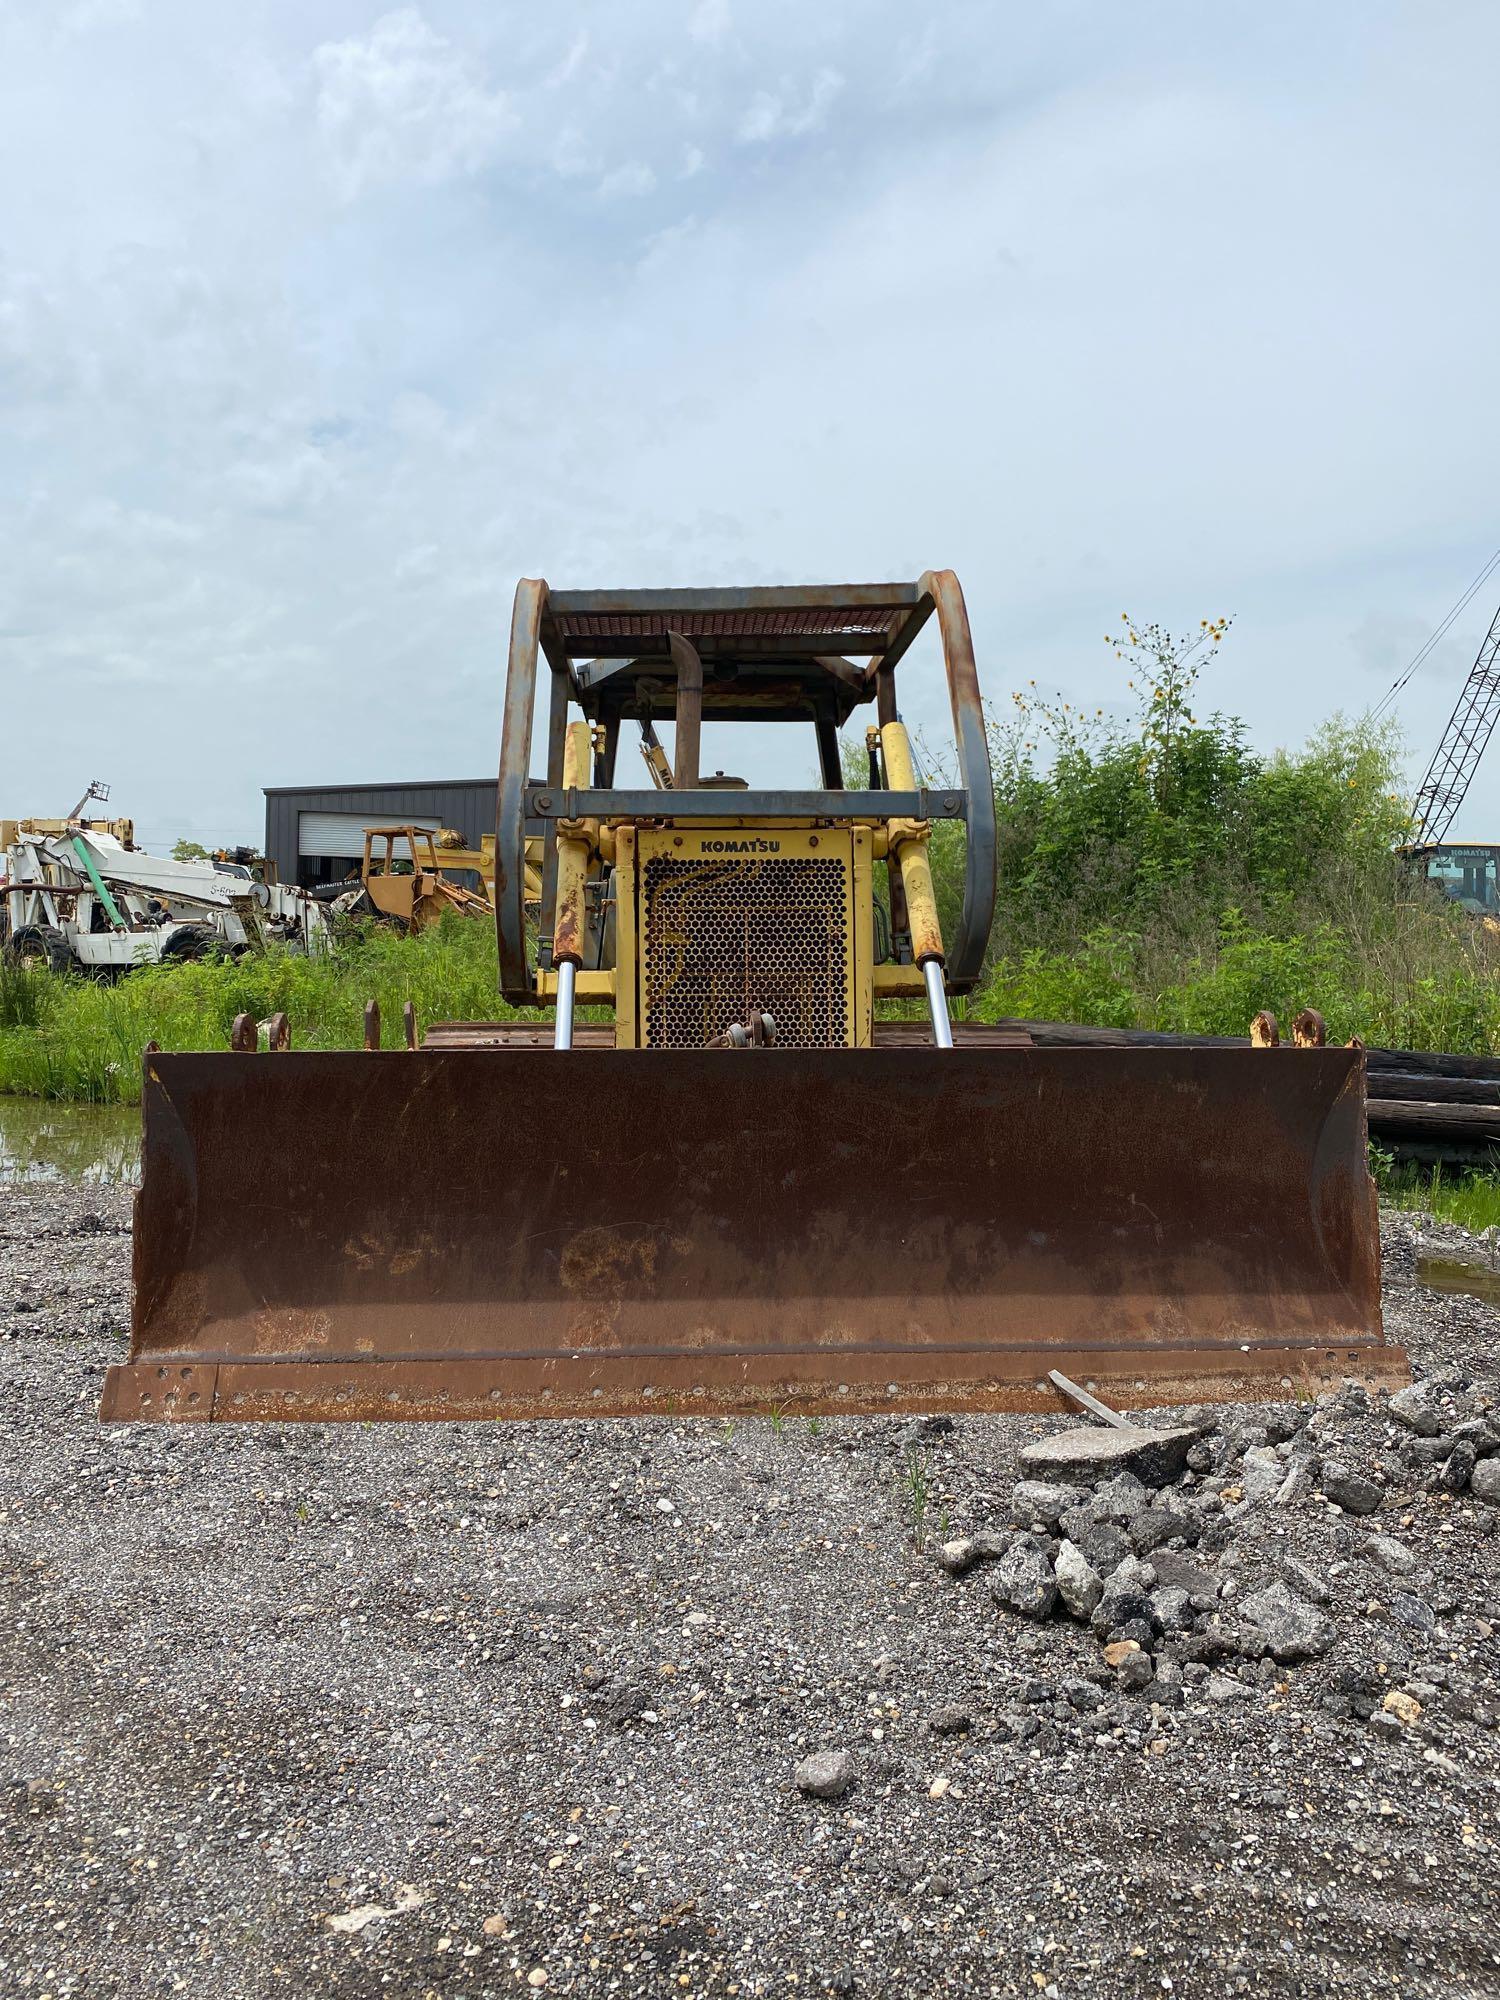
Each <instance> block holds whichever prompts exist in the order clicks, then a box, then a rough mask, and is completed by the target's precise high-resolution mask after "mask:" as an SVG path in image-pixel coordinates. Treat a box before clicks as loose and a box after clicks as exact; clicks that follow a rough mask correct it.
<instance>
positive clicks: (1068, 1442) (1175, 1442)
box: [1021, 1424, 1198, 1486]
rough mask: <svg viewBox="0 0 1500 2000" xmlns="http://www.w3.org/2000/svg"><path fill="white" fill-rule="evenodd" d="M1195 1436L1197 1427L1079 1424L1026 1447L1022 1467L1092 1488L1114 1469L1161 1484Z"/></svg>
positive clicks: (1179, 1465)
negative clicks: (1153, 1427)
mask: <svg viewBox="0 0 1500 2000" xmlns="http://www.w3.org/2000/svg"><path fill="white" fill-rule="evenodd" d="M1197 1437H1198V1431H1197V1429H1196V1427H1195V1428H1192V1429H1189V1428H1186V1427H1184V1428H1179V1429H1175V1430H1162V1431H1158V1430H1148V1429H1147V1428H1146V1426H1145V1425H1143V1424H1131V1425H1130V1426H1129V1427H1128V1428H1126V1429H1120V1430H1116V1429H1113V1428H1111V1429H1106V1428H1105V1427H1104V1426H1103V1425H1102V1424H1099V1425H1096V1424H1081V1425H1080V1426H1079V1427H1078V1428H1077V1429H1076V1430H1071V1431H1058V1432H1057V1433H1056V1434H1055V1435H1054V1436H1052V1437H1045V1438H1038V1439H1037V1441H1036V1442H1035V1444H1029V1445H1027V1446H1026V1448H1025V1450H1024V1451H1023V1452H1022V1453H1021V1466H1022V1469H1023V1470H1024V1471H1025V1473H1026V1474H1027V1476H1028V1477H1029V1478H1032V1479H1039V1480H1064V1481H1066V1482H1068V1483H1069V1484H1071V1485H1074V1486H1091V1485H1092V1484H1093V1483H1094V1481H1095V1480H1098V1479H1111V1478H1113V1477H1114V1475H1115V1474H1116V1473H1119V1472H1133V1473H1134V1474H1135V1476H1136V1478H1137V1479H1139V1480H1141V1481H1142V1482H1143V1483H1144V1484H1145V1485H1147V1486H1166V1485H1167V1484H1169V1482H1170V1481H1172V1480H1174V1479H1176V1478H1177V1477H1178V1476H1179V1474H1180V1473H1181V1472H1182V1469H1183V1466H1184V1464H1185V1463H1186V1460H1187V1455H1188V1451H1189V1449H1190V1448H1191V1447H1192V1445H1193V1444H1194V1442H1195V1441H1196V1439H1197Z"/></svg>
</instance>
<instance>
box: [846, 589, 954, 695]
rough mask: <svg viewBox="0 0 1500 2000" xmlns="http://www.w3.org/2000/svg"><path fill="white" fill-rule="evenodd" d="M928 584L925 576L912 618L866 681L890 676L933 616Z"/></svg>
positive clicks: (868, 669)
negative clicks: (926, 586)
mask: <svg viewBox="0 0 1500 2000" xmlns="http://www.w3.org/2000/svg"><path fill="white" fill-rule="evenodd" d="M930 574H931V572H930V571H929V572H928V575H930ZM945 574H947V575H950V576H951V575H952V571H951V570H950V571H947V572H945ZM926 582H927V577H926V576H924V577H923V579H922V582H921V583H919V584H918V585H917V590H918V592H919V595H918V597H917V601H916V604H915V605H914V607H913V609H912V614H911V616H910V617H909V618H908V619H906V620H905V622H904V623H903V624H902V625H901V627H900V628H899V630H898V631H897V632H896V634H895V635H894V637H893V638H892V640H891V643H890V644H889V645H888V646H887V647H886V648H885V650H884V651H883V652H882V653H881V654H880V656H879V658H878V659H874V660H872V661H871V662H870V664H869V666H868V667H866V668H865V679H866V680H873V681H877V682H878V680H879V676H880V675H881V673H885V674H886V675H889V674H890V672H891V670H892V669H893V668H894V667H895V665H896V662H897V661H898V660H899V659H900V658H901V656H902V654H903V653H905V652H906V650H907V648H908V647H909V646H910V645H911V643H912V641H913V640H914V639H915V638H916V637H917V634H918V633H919V632H920V631H921V630H922V627H923V626H924V625H925V624H926V623H927V621H928V619H929V618H930V617H931V616H932V611H933V599H932V594H931V592H930V591H928V590H926V589H925V588H924V586H925V584H926ZM880 719H881V721H882V722H895V721H896V720H897V717H896V716H895V714H894V713H893V714H891V715H882V716H881V718H880Z"/></svg>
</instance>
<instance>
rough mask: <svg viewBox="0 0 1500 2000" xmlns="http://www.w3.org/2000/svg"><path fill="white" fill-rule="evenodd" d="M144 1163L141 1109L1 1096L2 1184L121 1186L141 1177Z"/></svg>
mask: <svg viewBox="0 0 1500 2000" xmlns="http://www.w3.org/2000/svg"><path fill="white" fill-rule="evenodd" d="M140 1159H141V1113H140V1107H139V1106H138V1105H134V1104H53V1103H49V1102H47V1101H46V1100H45V1099H42V1098H37V1097H4V1096H0V1186H4V1185H8V1184H13V1183H15V1182H17V1181H77V1182H80V1183H82V1184H83V1185H84V1186H92V1187H120V1186H123V1185H126V1184H128V1183H130V1182H132V1181H134V1180H135V1179H136V1178H137V1177H138V1174H139V1171H140Z"/></svg>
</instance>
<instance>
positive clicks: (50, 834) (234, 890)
mask: <svg viewBox="0 0 1500 2000" xmlns="http://www.w3.org/2000/svg"><path fill="white" fill-rule="evenodd" d="M131 836H132V829H131V826H130V822H129V821H128V820H126V821H117V822H113V823H112V824H110V825H107V826H101V825H99V824H98V823H93V824H83V823H81V822H68V821H64V822H62V823H60V824H59V823H58V822H56V821H44V820H19V821H7V822H3V823H0V860H3V865H4V874H5V880H4V885H3V886H4V908H5V924H4V931H5V940H4V942H5V951H6V954H7V956H8V957H9V958H10V959H11V960H12V961H13V962H14V963H18V964H30V965H38V966H45V967H48V968H49V969H50V970H52V971H54V972H66V971H85V972H95V973H111V972H125V971H129V970H130V968H131V967H133V966H137V965H154V964H159V963H161V962H162V961H163V960H172V959H184V958H200V957H202V955H203V954H204V952H206V951H208V950H210V949H214V948H219V949H223V950H227V951H242V950H244V949H246V948H247V947H248V946H250V945H265V944H268V943H271V942H272V941H275V942H278V943H281V944H283V945H287V946H290V947H292V948H295V949H299V950H304V951H309V950H317V949H318V948H320V946H321V945H322V943H323V941H324V939H325V937H326V935H327V918H326V917H325V915H324V913H323V911H322V910H321V909H320V908H319V907H318V905H317V904H316V903H315V902H314V901H313V900H312V899H311V898H310V897H309V896H307V895H306V894H304V892H303V891H301V890H300V889H292V888H286V887H284V886H283V885H282V884H280V883H278V882H274V881H266V880H263V879H260V880H258V879H256V877H255V876H254V875H253V874H252V872H251V870H250V869H249V868H248V867H245V866H242V865H239V864H237V863H233V862H222V861H210V860H204V861H171V860H167V859H165V858H164V857H163V856H161V855H156V854H146V853H143V852H142V851H141V849H139V848H138V847H136V846H135V845H134V844H133V840H132V837H131Z"/></svg>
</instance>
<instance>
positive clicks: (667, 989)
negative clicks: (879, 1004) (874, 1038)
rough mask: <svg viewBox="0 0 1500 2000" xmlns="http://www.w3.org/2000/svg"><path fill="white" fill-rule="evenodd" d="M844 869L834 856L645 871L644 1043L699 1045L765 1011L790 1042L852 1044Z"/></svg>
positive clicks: (651, 864)
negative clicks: (755, 1012)
mask: <svg viewBox="0 0 1500 2000" xmlns="http://www.w3.org/2000/svg"><path fill="white" fill-rule="evenodd" d="M847 875H848V870H847V868H846V866H845V864H844V863H843V862H841V861H838V860H822V859H819V860H813V859H795V858H790V857H788V858H783V859H780V860H765V861H738V862H723V861H688V860H669V859H665V858H662V857H656V858H653V859H651V860H649V861H647V863H646V865H645V868H644V870H643V894H642V904H643V908H642V924H643V930H644V951H643V954H642V974H643V988H644V990H643V993H642V1003H643V1015H644V1023H645V1037H644V1039H645V1043H646V1046H647V1047H648V1048H653V1049H701V1048H702V1047H703V1045H704V1043H705V1042H708V1041H711V1040H712V1039H713V1037H714V1036H715V1035H721V1034H722V1033H723V1032H724V1030H725V1029H726V1028H727V1027H728V1026H729V1025H730V1023H731V1022H733V1021H740V1022H746V1021H748V1019H749V1014H750V1009H751V1008H752V1007H759V1008H760V1009H761V1010H762V1011H763V1012H765V1013H769V1014H774V1015H775V1017H776V1040H777V1042H778V1044H781V1045H783V1046H786V1047H791V1048H802V1049H826V1048H842V1047H844V1046H845V1045H846V1044H847V1042H848V1040H849V950H848V946H849V935H848V930H849V925H848V915H847V909H848V886H847Z"/></svg>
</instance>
